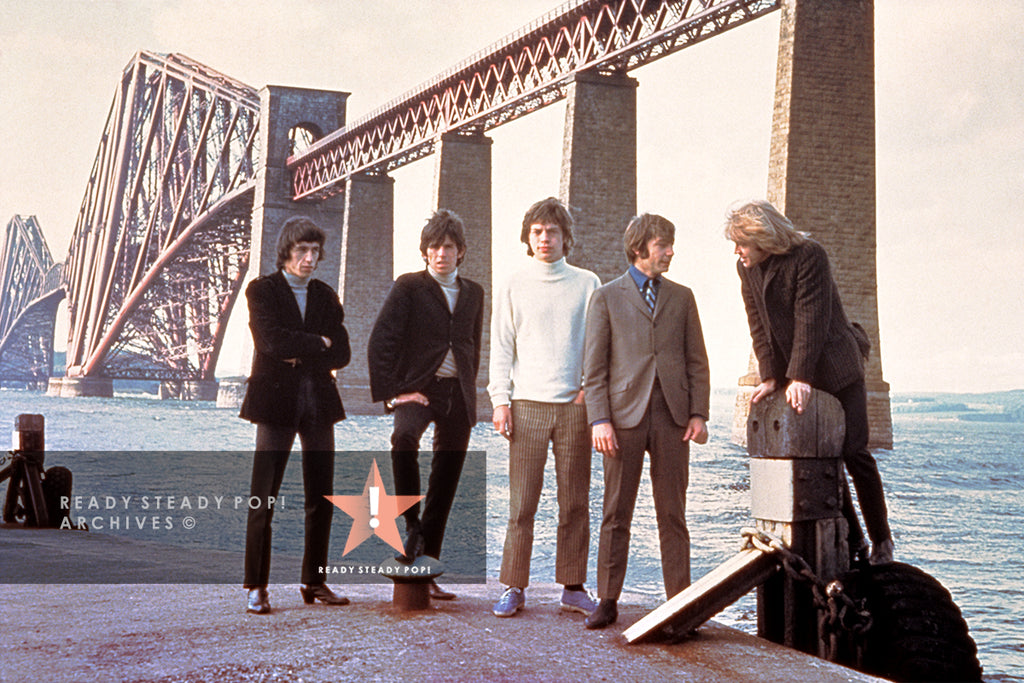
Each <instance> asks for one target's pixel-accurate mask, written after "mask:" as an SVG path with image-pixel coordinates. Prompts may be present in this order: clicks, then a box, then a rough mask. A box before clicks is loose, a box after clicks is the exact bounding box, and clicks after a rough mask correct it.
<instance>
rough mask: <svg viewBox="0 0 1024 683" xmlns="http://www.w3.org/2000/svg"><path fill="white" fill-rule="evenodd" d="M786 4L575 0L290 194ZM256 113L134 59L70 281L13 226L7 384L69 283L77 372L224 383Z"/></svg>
mask: <svg viewBox="0 0 1024 683" xmlns="http://www.w3.org/2000/svg"><path fill="white" fill-rule="evenodd" d="M780 1H781V0H661V1H656V0H616V1H609V0H583V1H576V2H569V3H566V4H563V5H561V6H559V7H558V8H556V9H555V10H553V11H552V12H550V13H548V14H547V15H545V16H543V17H541V18H539V19H537V20H536V21H534V22H532V23H531V24H529V25H527V26H525V27H524V28H522V29H521V30H519V31H517V32H515V33H513V34H511V35H509V36H508V37H506V38H505V39H503V40H501V41H499V42H497V43H495V44H494V45H492V46H491V47H489V48H487V49H486V50H483V51H481V52H480V53H478V54H475V55H473V56H472V57H470V58H469V59H467V60H465V61H464V62H462V63H461V64H459V65H457V66H456V67H454V68H452V69H449V70H448V71H446V72H444V73H442V74H440V75H439V76H437V77H436V78H434V79H432V80H431V81H429V82H427V83H425V84H423V85H421V86H420V87H418V88H415V89H413V90H412V91H410V92H408V93H406V94H404V95H402V96H401V97H399V98H397V99H395V100H393V101H391V102H389V103H388V104H386V105H385V106H383V107H381V108H379V109H378V110H376V111H374V112H373V113H371V114H369V115H368V116H366V117H363V118H362V119H360V120H358V121H356V122H354V123H352V124H351V125H348V126H346V127H344V128H342V129H340V130H337V131H335V132H333V133H330V134H328V135H326V136H325V137H323V138H322V139H320V140H317V141H315V142H314V143H313V144H312V146H310V147H309V148H308V149H307V150H305V151H304V152H302V153H300V154H297V155H294V156H292V157H291V158H290V159H289V160H288V169H289V170H290V172H291V174H292V187H293V199H295V200H305V201H317V200H322V199H325V198H327V197H330V196H332V195H335V194H338V193H341V192H343V189H344V182H345V179H346V178H348V177H349V176H351V175H353V174H356V173H387V172H388V171H390V170H392V169H394V168H397V167H399V166H402V165H404V164H407V163H410V162H412V161H415V160H417V159H419V158H422V157H423V156H426V155H428V154H430V153H432V152H433V150H434V145H435V142H436V141H437V140H438V139H439V138H440V136H441V135H443V134H445V133H452V132H467V133H468V132H478V131H486V130H489V129H491V128H494V127H496V126H499V125H501V124H503V123H506V122H509V121H512V120H515V119H517V118H519V117H522V116H525V115H526V114H529V113H531V112H534V111H536V110H538V109H540V108H541V107H544V106H546V105H549V104H551V103H553V102H556V101H558V100H560V99H562V98H564V97H565V95H566V89H567V87H568V85H569V83H570V82H571V81H572V80H573V78H574V76H575V75H576V74H577V73H580V72H584V71H589V72H598V73H613V72H615V73H627V72H629V71H631V70H633V69H636V68H638V67H641V66H643V65H644V64H647V63H649V62H651V61H653V60H656V59H659V58H661V57H664V56H666V55H669V54H672V53H673V52H676V51H678V50H680V49H682V48H685V47H687V46H689V45H693V44H695V43H697V42H700V41H702V40H704V39H707V38H710V37H712V36H715V35H717V34H719V33H722V32H724V31H727V30H729V29H730V28H733V27H735V26H739V25H741V24H743V23H746V22H748V21H750V20H752V19H755V18H757V17H760V16H763V15H765V14H767V13H769V12H771V11H773V10H775V9H778V7H779V5H780ZM259 120H260V102H259V98H258V96H257V92H256V90H255V89H253V88H252V87H250V86H247V85H245V84H243V83H240V82H238V81H236V80H234V79H231V78H229V77H227V76H225V75H223V74H220V73H218V72H216V71H214V70H212V69H210V68H208V67H205V66H203V65H201V64H199V63H197V62H195V61H192V60H190V59H188V58H187V57H184V56H182V55H178V54H170V55H160V54H154V53H149V52H140V53H138V54H137V55H136V56H135V58H134V59H133V60H132V62H131V63H130V64H129V65H128V66H127V67H126V68H125V70H124V73H123V75H122V77H121V81H120V83H119V85H118V88H117V92H116V94H115V96H114V100H113V103H112V105H111V108H110V113H109V115H108V118H107V123H106V126H105V128H104V131H103V134H102V137H101V139H100V144H99V149H98V151H97V154H96V160H95V163H94V165H93V169H92V173H91V174H90V177H89V179H88V183H87V186H86V191H85V198H84V200H83V202H82V207H81V210H80V212H79V216H78V221H77V224H76V226H75V231H74V235H73V237H72V240H71V245H70V249H69V252H68V255H67V257H66V259H65V261H64V266H63V270H62V271H61V277H60V278H59V282H58V281H57V278H56V277H54V275H53V271H52V268H51V267H50V266H48V265H46V264H47V263H48V262H49V261H48V259H49V255H48V254H46V255H45V257H44V256H43V255H42V254H43V252H45V243H43V241H42V238H41V234H40V233H39V230H38V226H35V224H34V221H32V223H31V224H32V226H33V227H32V228H23V227H20V226H21V225H22V224H28V221H21V222H20V223H19V224H18V225H19V227H16V228H11V227H9V228H8V234H9V235H11V234H13V233H17V235H18V237H17V238H16V239H15V238H11V239H13V241H12V242H11V244H12V245H13V246H12V247H11V248H12V250H13V251H12V255H11V256H8V255H7V251H5V252H4V260H3V271H2V273H0V276H2V277H3V282H4V290H3V296H4V298H3V306H2V315H3V317H2V318H0V334H2V335H3V336H2V343H0V379H4V378H8V377H10V378H14V377H15V376H20V375H18V373H21V375H25V376H32V377H37V374H33V373H38V372H41V370H38V368H42V367H46V364H47V363H50V364H51V365H52V342H51V343H50V344H49V347H48V348H49V350H48V351H45V352H43V353H42V355H39V353H38V352H36V351H34V350H33V349H34V346H33V345H35V346H39V339H40V338H41V337H43V336H45V335H44V334H42V333H43V332H45V331H46V330H45V329H44V328H45V325H44V324H43V323H41V322H39V320H38V318H39V317H40V314H39V313H38V312H39V311H42V310H44V309H45V310H46V311H47V315H50V317H51V321H50V322H49V323H48V324H49V328H46V329H49V334H50V338H51V339H52V329H53V323H52V313H50V311H51V309H55V307H56V301H59V299H60V297H61V296H63V293H64V292H66V295H67V299H68V306H69V312H70V327H69V338H68V349H67V373H68V376H69V377H96V378H136V379H137V378H145V379H157V380H170V381H179V382H182V381H204V380H212V379H214V370H215V367H216V363H217V358H218V354H219V351H220V347H221V344H222V342H223V339H224V332H225V328H226V326H227V320H228V316H229V315H230V312H231V309H232V307H233V305H234V302H235V300H236V299H237V297H238V293H239V290H240V288H241V286H242V282H243V280H244V278H245V275H246V270H247V266H248V261H249V247H250V241H251V237H250V232H251V225H252V208H253V199H254V194H255V178H256V172H257V170H258V169H257V168H256V163H255V161H254V160H255V159H257V158H258V155H257V150H256V145H257V140H258V132H259V131H258V129H259ZM19 220H20V219H16V221H19ZM29 221H31V219H29ZM12 223H14V221H12ZM32 235H34V237H32ZM9 241H10V239H9ZM40 245H42V247H41V248H40ZM5 249H6V244H5ZM14 252H18V253H17V254H15V253H14ZM29 271H31V272H32V275H31V276H29V275H27V273H28V272H29ZM58 291H59V292H60V293H58ZM48 297H52V298H48ZM41 301H46V302H48V303H47V304H46V306H43V305H42V304H41V303H40V302H41ZM47 306H48V307H49V308H47ZM33 307H35V309H33ZM33 310H35V311H36V313H33V312H32V311H33ZM9 321H10V322H9ZM33 340H34V341H33ZM33 368H36V369H33Z"/></svg>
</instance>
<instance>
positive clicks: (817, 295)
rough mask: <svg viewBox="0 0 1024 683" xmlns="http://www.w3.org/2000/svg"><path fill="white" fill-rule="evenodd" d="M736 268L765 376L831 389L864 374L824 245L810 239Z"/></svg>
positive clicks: (781, 382) (834, 389) (760, 370)
mask: <svg viewBox="0 0 1024 683" xmlns="http://www.w3.org/2000/svg"><path fill="white" fill-rule="evenodd" d="M736 268H737V270H738V271H739V275H740V281H741V282H742V290H743V302H744V304H745V306H746V309H747V322H748V323H749V325H750V336H751V338H752V339H753V342H754V355H755V356H757V363H758V366H759V372H760V375H761V379H762V380H766V379H769V378H773V379H775V380H776V381H777V382H778V383H779V384H780V385H782V384H784V382H785V380H787V379H788V380H794V379H795V380H800V381H803V382H807V383H809V384H810V385H811V386H813V387H815V388H818V389H822V390H824V391H827V392H830V393H833V392H836V391H839V390H840V389H842V388H844V387H846V386H849V385H850V384H852V383H853V382H855V381H857V380H860V379H863V378H864V364H863V357H862V356H861V352H860V348H859V346H858V344H857V339H856V337H855V335H854V331H853V328H852V326H851V325H850V322H849V321H848V320H847V318H846V312H845V311H844V310H843V304H842V301H840V299H839V288H838V287H837V286H836V283H835V280H833V279H832V272H831V270H830V268H829V263H828V256H827V254H826V253H825V248H824V247H822V246H821V245H820V244H818V243H817V242H815V241H813V240H808V241H806V242H804V243H803V244H800V245H798V246H796V247H794V248H793V249H791V250H790V251H789V252H787V253H785V254H777V255H773V256H769V257H768V258H767V259H765V260H764V261H762V262H761V263H760V264H758V265H756V266H754V267H753V268H749V269H748V268H744V267H743V264H742V263H738V262H737V264H736ZM780 388H781V387H780Z"/></svg>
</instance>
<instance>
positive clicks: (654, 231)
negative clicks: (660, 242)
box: [622, 213, 676, 263]
mask: <svg viewBox="0 0 1024 683" xmlns="http://www.w3.org/2000/svg"><path fill="white" fill-rule="evenodd" d="M656 237H660V238H661V239H665V240H668V241H669V242H674V241H675V239H676V226H675V225H673V224H672V221H670V220H668V219H667V218H664V217H662V216H659V215H657V214H654V213H642V214H640V215H639V216H633V219H632V220H631V221H629V225H627V226H626V232H625V233H623V235H622V248H623V250H624V251H625V252H626V258H627V259H628V260H629V262H630V263H633V262H634V261H636V259H637V256H639V257H640V258H647V257H648V256H650V254H649V253H648V252H647V243H648V242H650V241H651V240H652V239H654V238H656Z"/></svg>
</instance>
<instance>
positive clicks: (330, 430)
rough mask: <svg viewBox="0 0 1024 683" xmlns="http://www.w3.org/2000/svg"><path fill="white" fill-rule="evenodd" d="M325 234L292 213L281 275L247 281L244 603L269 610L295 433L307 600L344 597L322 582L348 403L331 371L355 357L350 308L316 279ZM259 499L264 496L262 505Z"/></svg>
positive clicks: (281, 240) (338, 601)
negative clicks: (337, 444)
mask: <svg viewBox="0 0 1024 683" xmlns="http://www.w3.org/2000/svg"><path fill="white" fill-rule="evenodd" d="M324 241H325V235H324V233H323V231H322V230H321V229H320V227H319V226H317V225H316V223H314V222H313V221H311V220H310V219H309V218H306V217H304V216H296V217H294V218H290V219H288V220H287V221H285V223H284V225H283V226H282V227H281V233H280V235H278V239H277V267H278V270H277V271H276V272H275V273H274V274H273V275H266V276H263V277H260V278H257V279H255V280H253V281H252V282H251V283H250V284H249V287H248V288H247V289H246V290H245V297H246V299H247V300H248V303H249V328H250V329H251V330H252V339H253V346H254V354H253V361H252V372H251V373H250V375H249V381H248V387H247V389H246V392H245V399H244V401H243V402H242V410H241V414H240V416H241V417H243V418H245V419H246V420H249V421H251V422H255V423H256V453H255V454H254V456H253V465H252V487H251V490H250V501H253V502H252V503H251V504H250V509H249V518H248V522H247V525H246V534H245V584H244V585H245V588H246V589H248V591H249V592H248V602H247V606H246V609H247V611H249V612H252V613H254V614H266V613H268V612H270V601H269V598H268V597H267V581H268V579H269V575H270V523H271V520H272V518H273V514H274V508H273V501H274V500H276V499H277V494H278V491H279V490H280V488H281V480H282V478H283V477H284V470H285V466H286V465H287V464H288V454H289V453H290V452H291V449H292V443H293V442H294V441H295V435H296V434H298V435H299V439H300V440H301V442H302V480H303V485H304V488H305V499H306V500H305V511H306V547H305V553H304V555H303V558H302V587H301V589H300V591H301V594H302V598H303V600H304V601H305V602H306V603H307V604H310V603H312V602H313V601H315V600H319V601H320V602H323V603H326V604H329V605H344V604H347V603H348V599H347V598H344V597H341V596H339V595H336V594H335V593H334V592H333V591H331V589H330V588H328V587H327V586H326V585H325V583H324V576H323V574H321V573H320V569H319V568H320V567H323V566H324V565H325V564H326V562H327V547H328V543H329V541H330V534H331V518H332V515H333V510H334V505H333V504H332V503H331V502H330V501H329V500H328V499H327V498H325V497H324V496H328V495H331V494H332V493H333V481H334V424H335V423H336V422H338V421H339V420H343V419H345V409H344V408H343V406H342V404H341V397H340V396H338V389H337V386H336V385H335V383H334V375H333V373H332V371H333V370H335V369H337V368H342V367H345V366H346V365H347V364H348V362H349V357H350V355H351V349H350V348H349V341H348V332H346V330H345V327H344V325H343V324H342V323H343V320H344V317H345V313H344V311H343V310H342V307H341V302H340V301H339V300H338V295H337V293H335V291H334V290H333V289H332V288H331V287H330V286H329V285H327V284H325V283H323V282H321V281H320V280H314V279H313V271H314V270H316V266H317V263H318V261H319V260H320V257H321V256H322V255H323V246H324ZM255 501H258V504H256V502H255Z"/></svg>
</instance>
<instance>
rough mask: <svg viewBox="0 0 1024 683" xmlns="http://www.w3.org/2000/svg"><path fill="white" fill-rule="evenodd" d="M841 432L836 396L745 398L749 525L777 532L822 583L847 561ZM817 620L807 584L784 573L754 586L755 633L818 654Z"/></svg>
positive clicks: (823, 637)
mask: <svg viewBox="0 0 1024 683" xmlns="http://www.w3.org/2000/svg"><path fill="white" fill-rule="evenodd" d="M843 435H844V420H843V409H842V407H841V406H840V405H839V401H837V400H836V399H835V398H834V397H833V396H831V395H829V394H827V393H825V392H822V391H818V390H814V392H813V394H812V396H811V400H810V402H809V405H808V406H807V408H806V409H805V410H804V412H803V413H802V414H798V413H797V412H796V411H795V410H793V408H792V407H790V406H789V405H788V404H787V403H786V397H785V394H784V393H783V392H781V391H778V392H775V393H774V394H772V395H770V396H768V397H766V398H765V399H762V400H761V401H759V402H758V403H756V404H752V405H751V410H750V417H749V419H748V421H747V452H748V453H749V455H750V499H751V501H750V508H751V515H752V516H753V517H754V519H755V524H756V527H757V529H758V530H761V531H766V532H768V533H769V534H772V535H774V536H777V537H778V538H780V539H781V540H782V541H783V542H784V543H785V544H786V546H787V547H788V548H789V549H790V550H791V551H792V552H794V553H796V554H798V555H800V556H801V557H803V559H804V560H805V561H806V562H807V564H808V565H809V566H810V569H811V571H812V572H813V573H814V574H815V575H816V576H817V578H818V579H820V580H821V581H822V582H824V583H828V582H829V581H831V580H833V579H835V578H837V577H838V576H839V575H841V574H842V573H844V572H845V571H847V569H848V567H849V549H848V547H847V541H846V535H847V523H846V520H845V519H844V518H843V517H842V513H841V502H842V489H841V486H842V482H843V477H844V476H845V475H844V472H843V462H842V458H841V456H842V445H843ZM823 618H824V615H822V614H820V613H819V611H818V610H817V608H816V607H815V605H814V596H813V592H812V589H811V585H810V583H808V582H806V581H802V580H800V579H797V578H794V577H793V576H792V575H791V574H790V573H789V572H780V573H777V574H775V575H773V576H771V577H769V578H768V579H767V580H766V581H765V582H764V583H763V584H762V585H760V586H758V589H757V632H758V635H759V636H761V637H762V638H766V639H768V640H771V641H774V642H777V643H782V644H784V645H787V646H789V647H793V648H796V649H798V650H802V651H804V652H807V653H810V654H814V655H817V656H819V657H825V656H826V647H827V634H825V633H824V632H823V628H822V626H823V623H822V622H823Z"/></svg>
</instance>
